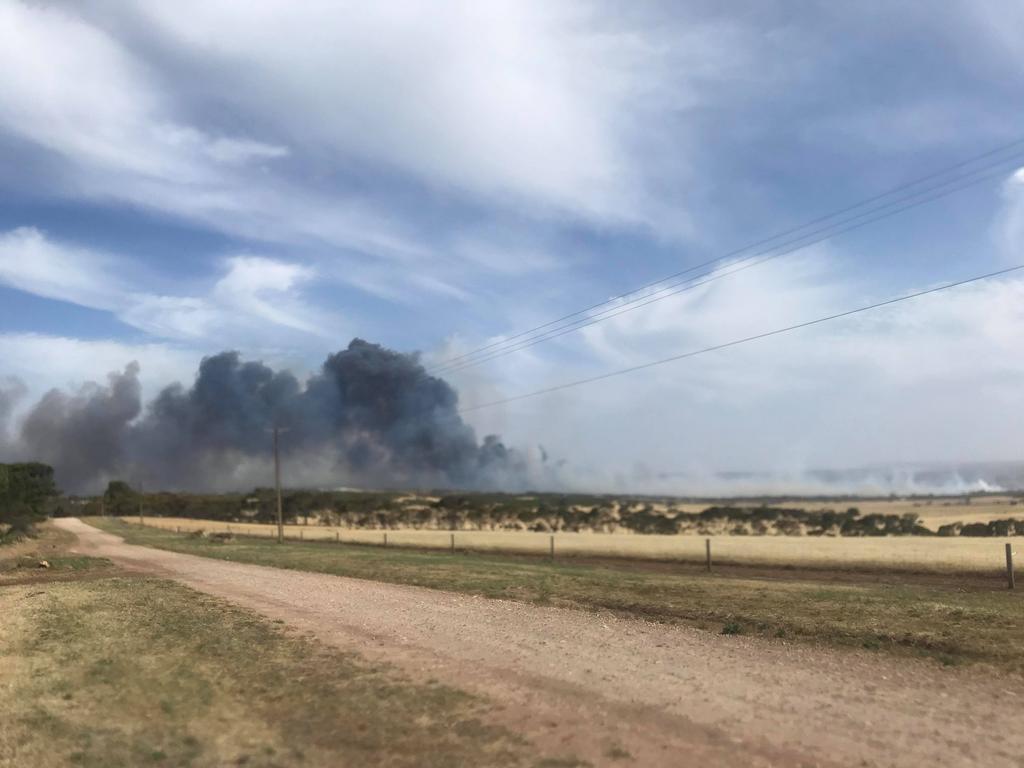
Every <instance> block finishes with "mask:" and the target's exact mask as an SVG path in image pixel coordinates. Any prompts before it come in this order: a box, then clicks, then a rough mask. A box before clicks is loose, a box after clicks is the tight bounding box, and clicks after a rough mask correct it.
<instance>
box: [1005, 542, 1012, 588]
mask: <svg viewBox="0 0 1024 768" xmlns="http://www.w3.org/2000/svg"><path fill="white" fill-rule="evenodd" d="M1006 585H1007V587H1008V588H1010V589H1013V587H1014V584H1013V545H1012V544H1010V542H1006Z"/></svg>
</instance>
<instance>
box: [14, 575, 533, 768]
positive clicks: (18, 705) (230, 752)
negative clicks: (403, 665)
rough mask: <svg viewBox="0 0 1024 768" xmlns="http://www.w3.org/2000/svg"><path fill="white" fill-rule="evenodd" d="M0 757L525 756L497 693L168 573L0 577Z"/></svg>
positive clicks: (248, 760)
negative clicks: (408, 671)
mask: <svg viewBox="0 0 1024 768" xmlns="http://www.w3.org/2000/svg"><path fill="white" fill-rule="evenodd" d="M0 613H2V615H3V617H4V621H3V622H0V723H2V724H3V725H2V727H0V766H12V767H13V766H29V765H31V766H38V767H39V768H49V767H50V766H65V765H72V766H96V767H99V766H147V765H154V766H222V765H246V766H260V767H266V768H269V767H270V766H291V765H306V766H324V767H326V766H389V767H390V766H394V767H396V768H397V767H403V766H408V767H410V768H412V766H427V767H436V768H441V767H442V766H462V765H473V766H528V765H538V764H539V763H538V762H537V759H536V756H532V753H531V747H530V746H529V745H528V744H525V743H524V742H522V741H521V740H519V739H517V738H516V737H513V736H512V735H510V734H509V733H508V732H506V731H505V730H503V729H501V728H500V727H497V726H494V725H491V724H488V722H487V721H486V717H485V716H486V702H483V701H480V700H478V699H475V698H472V697H470V696H469V695H467V694H465V693H462V692H460V691H457V690H455V689H452V688H449V687H446V686H443V685H439V684H416V683H412V682H410V681H408V680H406V679H404V678H402V677H400V676H399V675H398V673H397V672H394V671H392V670H390V669H388V668H382V667H380V666H370V665H369V664H368V663H366V662H365V661H363V660H361V659H360V658H359V657H357V656H355V655H351V654H345V653H342V652H340V651H337V650H334V649H331V648H328V647H326V646H324V645H322V644H319V643H317V642H314V641H312V640H308V639H306V638H304V637H301V636H297V635H295V634H293V633H289V632H288V631H287V630H285V629H283V628H282V627H280V626H279V625H277V624H275V623H273V622H270V621H268V620H265V619H262V618H260V617H258V616H256V615H255V614H252V613H250V612H247V611H245V610H242V609H238V608H235V607H233V606H231V605H229V604H227V603H225V602H224V601H221V600H219V599H216V598H213V597H209V596H206V595H203V594H200V593H197V592H194V591H192V590H189V589H187V588H185V587H182V586H179V585H176V584H174V583H173V582H168V581H164V580H159V579H151V578H141V577H133V578H124V577H112V578H105V579H92V580H89V581H77V582H54V583H50V584H48V585H46V589H45V591H38V585H32V586H28V585H25V586H9V587H4V588H0Z"/></svg>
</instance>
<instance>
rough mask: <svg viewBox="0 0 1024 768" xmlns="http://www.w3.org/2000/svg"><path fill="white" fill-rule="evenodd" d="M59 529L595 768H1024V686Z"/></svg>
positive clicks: (878, 658) (86, 548)
mask: <svg viewBox="0 0 1024 768" xmlns="http://www.w3.org/2000/svg"><path fill="white" fill-rule="evenodd" d="M57 524H58V525H59V526H60V527H62V528H64V529H65V530H68V531H71V532H73V533H75V534H76V535H77V536H78V537H79V544H78V550H79V551H80V552H82V553H83V554H89V555H98V556H103V557H108V558H110V559H112V560H114V561H115V562H117V563H118V564H120V565H121V566H123V567H125V568H128V569H131V570H139V571H144V572H147V573H152V574H155V575H159V576H164V577H168V578H172V579H175V580H177V581H179V582H181V583H183V584H186V585H188V586H190V587H192V588H194V589H197V590H201V591H203V592H207V593H210V594H213V595H217V596H220V597H223V598H226V599H228V600H230V601H232V602H234V603H236V604H239V605H242V606H245V607H247V608H250V609H253V610H255V611H258V612H259V613H262V614H264V615H266V616H269V617H271V618H274V619H281V620H283V621H285V622H286V623H287V624H288V625H290V626H291V627H293V628H295V629H297V630H299V631H303V632H309V633H311V634H313V635H315V636H316V637H317V638H319V639H320V640H322V641H324V642H327V643H330V644H333V645H335V646H339V647H341V648H343V649H346V650H351V651H355V652H358V653H360V654H362V655H364V656H366V657H368V658H370V659H373V660H384V661H387V662H390V663H392V664H394V665H396V666H397V667H399V668H401V669H402V670H403V671H405V672H406V673H407V674H409V675H411V676H413V677H415V678H417V679H430V678H433V679H438V680H441V681H444V682H446V683H449V684H451V685H453V686H456V687H459V688H463V689H465V690H469V691H472V692H474V693H478V694H480V695H482V696H485V697H486V698H488V699H489V700H490V701H491V702H492V703H493V705H494V706H493V718H494V720H495V722H499V723H502V724H504V725H506V726H508V727H509V728H512V729H515V730H516V731H518V732H520V733H522V734H523V735H524V736H525V737H526V738H528V739H530V740H531V741H533V742H534V743H536V744H537V745H538V746H539V747H540V748H541V749H542V750H544V751H545V752H546V753H548V754H575V755H576V756H578V757H579V758H582V759H586V760H589V761H590V762H591V763H593V764H594V765H595V766H602V765H610V766H611V765H614V766H622V765H631V764H632V765H643V766H681V765H705V766H800V765H806V766H974V765H977V766H987V767H989V768H997V767H998V766H1017V767H1020V766H1024V706H1022V703H1024V682H1022V680H1021V679H1019V678H1015V677H1008V676H1005V675H999V674H996V673H994V672H988V671H985V670H983V669H977V668H953V669H947V668H943V667H940V666H939V665H938V664H936V663H933V662H929V661H924V660H922V661H917V660H909V659H896V658H892V657H888V656H885V655H882V654H874V653H868V652H857V651H846V650H829V649H823V648H817V647H811V646H807V645H799V644H789V643H783V642H781V641H767V640H763V639H759V638H746V637H735V636H722V635H717V634H712V633H708V632H702V631H699V630H695V629H690V628H687V627H678V626H667V625H661V624H655V623H650V622H645V621H641V620H631V619H621V618H616V617H614V616H612V615H604V614H598V613H589V612H585V611H576V610H567V609H562V608H545V607H538V606H533V605H525V604H521V603H515V602H510V601H504V600H491V599H486V598H482V597H475V596H471V595H461V594H456V593H450V592H442V591H436V590H430V589H423V588H419V587H409V586H401V585H394V584H382V583H378V582H371V581H362V580H359V579H350V578H342V577H337V576H328V575H323V574H315V573H303V572H297V571H288V570H282V569H277V568H268V567H263V566H257V565H247V564H242V563H231V562H224V561H221V560H212V559H208V558H201V557H193V556H191V555H182V554H177V553H173V552H165V551H161V550H156V549H150V548H147V547H138V546H131V545H127V544H125V543H123V541H122V540H121V539H120V538H119V537H117V536H113V535H110V534H107V533H103V532H101V531H98V530H96V529H95V528H92V527H91V526H88V525H86V524H84V523H82V522H81V521H79V520H76V519H62V520H58V521H57ZM626 753H628V754H629V755H630V757H626V756H625V754H626Z"/></svg>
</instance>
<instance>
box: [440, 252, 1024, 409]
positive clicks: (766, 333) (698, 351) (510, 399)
mask: <svg viewBox="0 0 1024 768" xmlns="http://www.w3.org/2000/svg"><path fill="white" fill-rule="evenodd" d="M1021 269H1024V264H1017V265H1016V266H1013V267H1007V268H1006V269H1000V270H997V271H995V272H989V273H987V274H984V275H976V276H975V277H969V278H966V279H964V280H957V281H956V282H953V283H946V284H945V285H940V286H936V287H934V288H928V289H926V290H923V291H917V292H916V293H910V294H907V295H905V296H897V297H896V298H893V299H886V300H885V301H879V302H876V303H874V304H868V305H866V306H863V307H857V308H856V309H848V310H846V311H845V312H837V313H835V314H832V315H826V316H825V317H819V318H816V319H814V320H805V321H804V322H802V323H796V324H795V325H788V326H786V327H784V328H776V329H775V330H771V331H764V332H763V333H757V334H754V335H753V336H746V337H744V338H741V339H733V340H732V341H727V342H724V343H722V344H714V345H712V346H710V347H704V348H702V349H696V350H691V351H690V352H684V353H682V354H679V355H672V356H671V357H664V358H661V359H660V360H652V361H651V362H647V363H641V364H640V365H633V366H630V367H628V368H620V369H618V370H615V371H610V372H608V373H602V374H600V375H598V376H591V377H589V378H585V379H577V380H576V381H570V382H566V383H565V384H557V385H555V386H553V387H545V388H544V389H538V390H535V391H533V392H527V393H525V394H522V395H515V396H513V397H507V398H504V399H502V400H495V401H493V402H489V403H481V404H479V405H471V406H469V407H467V408H461V409H460V410H459V413H469V412H471V411H478V410H482V409H484V408H492V407H494V406H498V405H504V404H506V403H514V402H516V401H518V400H526V399H527V398H531V397H537V396H538V395H546V394H550V393H552V392H559V391H561V390H563V389H570V388H572V387H579V386H582V385H584V384H592V383H594V382H597V381H603V380H605V379H611V378H614V377H615V376H623V375H625V374H627V373H635V372H636V371H642V370H645V369H647V368H653V367H655V366H658V365H664V364H666V363H673V362H676V361H678V360H685V359H687V358H691V357H697V356H698V355H703V354H707V353H708V352H716V351H718V350H721V349H728V348H729V347H735V346H739V345H740V344H746V343H748V342H751V341H758V340H759V339H766V338H768V337H770V336H778V335H780V334H783V333H789V332H790V331H796V330H799V329H801V328H808V327H810V326H812V325H820V324H821V323H827V322H829V321H831V320H838V319H840V318H843V317H849V316H850V315H856V314H860V313H861V312H868V311H870V310H873V309H879V308H881V307H887V306H890V305H892V304H898V303H900V302H902V301H909V300H910V299H916V298H920V297H921V296H927V295H929V294H933V293H939V292H941V291H948V290H950V289H952V288H958V287H960V286H963V285H968V284H970V283H977V282H980V281H982V280H990V279H992V278H995V277H1000V276H1002V275H1007V274H1010V273H1011V272H1016V271H1018V270H1021Z"/></svg>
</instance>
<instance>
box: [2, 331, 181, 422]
mask: <svg viewBox="0 0 1024 768" xmlns="http://www.w3.org/2000/svg"><path fill="white" fill-rule="evenodd" d="M0 359H2V360H3V361H4V372H5V374H6V375H10V376H14V377H16V378H17V379H19V380H20V381H22V382H24V384H25V386H26V390H27V391H26V396H25V397H24V398H23V399H22V400H21V401H20V404H21V406H22V407H26V406H28V405H30V404H33V403H35V402H36V400H37V399H38V398H39V396H40V395H41V394H42V393H43V392H45V391H47V390H48V389H50V388H52V387H62V388H67V389H72V390H75V389H78V388H79V387H81V385H83V384H85V383H86V382H89V381H101V380H103V377H104V376H105V374H106V373H108V372H110V371H120V370H123V369H124V367H125V365H127V364H128V363H130V362H132V361H137V362H138V363H139V364H140V366H141V372H140V381H141V382H142V386H143V389H144V392H145V393H147V397H151V396H152V395H153V394H155V393H156V392H157V391H158V390H159V389H160V388H161V387H163V386H165V385H167V384H169V383H170V382H173V381H181V382H190V381H191V380H192V378H193V377H194V376H195V371H196V361H197V352H196V350H194V349H190V348H186V347H179V346H175V345H169V344H163V343H155V342H154V343H142V344H132V343H127V342H119V341H110V340H87V339H76V338H71V337H66V336H52V335H46V334H38V333H0Z"/></svg>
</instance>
